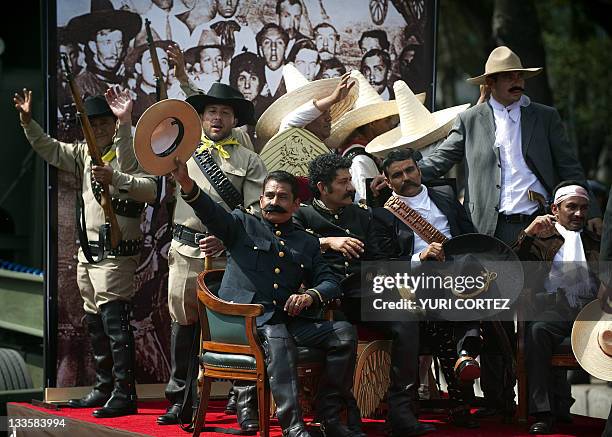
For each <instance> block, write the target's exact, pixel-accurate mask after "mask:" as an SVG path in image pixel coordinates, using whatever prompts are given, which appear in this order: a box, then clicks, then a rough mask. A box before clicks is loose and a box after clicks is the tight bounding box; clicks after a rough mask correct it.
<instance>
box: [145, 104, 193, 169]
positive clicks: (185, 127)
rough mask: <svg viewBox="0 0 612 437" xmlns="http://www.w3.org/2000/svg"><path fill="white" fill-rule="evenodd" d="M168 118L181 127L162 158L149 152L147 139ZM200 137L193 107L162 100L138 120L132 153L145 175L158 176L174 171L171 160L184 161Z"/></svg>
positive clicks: (150, 149) (148, 139)
mask: <svg viewBox="0 0 612 437" xmlns="http://www.w3.org/2000/svg"><path fill="white" fill-rule="evenodd" d="M168 118H174V119H175V121H178V122H179V123H180V124H181V125H182V132H183V136H182V138H180V142H179V143H178V144H177V145H176V147H174V148H173V149H172V150H171V151H168V154H167V155H166V156H160V154H157V153H155V151H153V148H152V146H151V137H152V135H153V132H154V131H155V129H156V128H157V127H158V126H159V124H160V123H161V122H163V121H164V120H166V119H168ZM179 126H180V125H179ZM179 129H180V128H179ZM201 136H202V122H201V121H200V116H199V115H198V113H197V112H196V110H195V109H194V108H193V106H191V105H190V104H189V103H187V102H185V101H183V100H177V99H166V100H162V101H160V102H157V103H155V104H153V105H151V106H150V107H149V108H148V109H147V110H146V111H145V112H144V113H143V114H142V116H141V117H140V119H139V120H138V123H137V124H136V132H135V133H134V153H135V154H136V159H138V162H139V163H140V166H141V167H142V168H144V169H145V170H146V171H147V173H150V174H152V175H155V176H162V175H165V174H168V173H170V172H171V171H172V170H174V169H175V168H176V165H175V164H174V158H175V157H178V158H179V159H180V160H181V161H183V162H187V160H188V159H189V157H190V156H191V155H192V153H193V152H194V150H195V149H196V147H197V146H198V143H199V142H200V138H201Z"/></svg>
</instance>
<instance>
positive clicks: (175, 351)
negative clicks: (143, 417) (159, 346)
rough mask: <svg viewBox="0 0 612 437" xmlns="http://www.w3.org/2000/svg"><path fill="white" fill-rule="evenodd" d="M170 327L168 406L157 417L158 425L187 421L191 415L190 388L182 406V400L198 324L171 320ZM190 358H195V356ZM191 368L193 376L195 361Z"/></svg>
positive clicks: (195, 370) (189, 420)
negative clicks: (164, 411) (182, 323)
mask: <svg viewBox="0 0 612 437" xmlns="http://www.w3.org/2000/svg"><path fill="white" fill-rule="evenodd" d="M171 329H172V330H171V335H170V360H171V371H170V381H168V385H167V386H166V399H168V401H169V402H170V406H169V407H168V409H167V410H166V413H165V414H162V415H161V416H159V417H158V418H157V424H158V425H176V424H178V423H179V418H180V422H181V423H189V422H191V418H192V416H193V411H192V405H193V400H192V391H191V389H189V396H188V397H187V402H186V404H185V407H184V408H183V400H184V397H185V384H186V381H187V379H188V375H187V372H188V370H189V355H190V354H191V345H192V343H193V337H194V335H196V334H197V332H198V325H197V324H193V325H181V324H179V323H178V322H172V328H171ZM196 353H197V352H196ZM192 358H193V359H194V360H195V357H192ZM192 369H193V375H194V377H195V375H196V373H195V372H197V365H196V364H195V362H194V364H192ZM193 380H195V379H192V381H193ZM181 408H182V412H181Z"/></svg>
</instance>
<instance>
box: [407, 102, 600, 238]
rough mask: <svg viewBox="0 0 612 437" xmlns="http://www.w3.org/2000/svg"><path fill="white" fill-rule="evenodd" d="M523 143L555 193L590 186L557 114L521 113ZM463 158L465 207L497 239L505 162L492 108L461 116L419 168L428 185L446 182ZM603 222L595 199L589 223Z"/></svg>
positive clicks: (533, 107)
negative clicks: (566, 184) (568, 186)
mask: <svg viewBox="0 0 612 437" xmlns="http://www.w3.org/2000/svg"><path fill="white" fill-rule="evenodd" d="M521 138H522V148H523V157H524V158H525V162H526V163H527V166H528V167H529V169H530V170H531V171H532V172H533V173H534V174H535V175H536V177H537V178H538V179H539V181H540V182H541V183H542V184H543V185H544V187H546V189H547V190H548V191H549V192H550V193H552V190H553V189H554V187H555V186H556V185H557V184H558V183H560V182H561V181H564V180H568V179H575V180H578V181H583V182H584V181H585V178H584V172H583V170H582V167H581V166H580V163H579V162H578V158H577V153H576V149H575V147H574V146H572V145H571V144H570V142H569V141H568V138H567V135H566V133H565V129H564V128H563V125H562V123H561V117H560V116H559V113H558V112H557V110H556V109H555V108H551V107H550V106H545V105H541V104H539V103H533V102H532V103H531V104H529V105H528V106H524V107H521ZM464 157H465V178H466V189H465V201H464V206H465V208H466V210H467V212H468V215H469V216H470V218H471V219H472V222H473V223H474V226H475V227H476V229H477V230H478V232H481V233H483V234H487V235H491V236H492V235H494V234H495V227H496V225H497V216H498V211H499V202H500V190H501V161H500V158H499V149H498V148H497V147H495V120H494V117H493V109H492V108H491V106H490V105H489V103H488V102H487V103H481V104H479V105H476V106H473V107H472V108H470V109H468V110H466V111H464V112H463V113H461V114H459V115H458V116H457V118H456V119H455V123H454V125H453V127H452V129H451V131H450V133H449V135H448V137H447V138H446V140H445V141H444V142H442V143H441V144H440V145H439V146H438V147H437V148H436V149H435V150H434V151H433V152H432V153H431V154H430V155H428V156H427V157H425V158H424V159H423V160H422V161H421V162H420V163H419V167H420V169H421V172H422V174H423V181H425V182H426V181H428V180H431V179H435V178H438V177H441V176H443V175H444V174H446V173H447V172H448V171H449V170H450V169H451V167H452V166H453V164H455V163H458V162H460V161H461V160H462V159H463V158H464ZM598 216H601V212H600V211H599V208H598V207H597V204H596V202H595V201H594V199H592V201H591V206H590V209H589V217H598Z"/></svg>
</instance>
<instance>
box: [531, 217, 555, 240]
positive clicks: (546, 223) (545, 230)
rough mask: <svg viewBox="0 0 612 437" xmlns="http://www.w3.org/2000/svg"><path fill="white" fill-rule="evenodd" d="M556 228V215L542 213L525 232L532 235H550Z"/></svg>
mask: <svg viewBox="0 0 612 437" xmlns="http://www.w3.org/2000/svg"><path fill="white" fill-rule="evenodd" d="M554 229H555V216H554V215H552V214H547V215H541V216H538V217H536V218H535V219H533V221H532V222H531V223H530V224H529V226H527V228H525V233H526V234H527V235H529V236H531V237H535V236H537V235H542V236H544V235H549V234H551V233H552V232H553V231H554Z"/></svg>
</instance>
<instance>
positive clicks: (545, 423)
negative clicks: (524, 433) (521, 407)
mask: <svg viewBox="0 0 612 437" xmlns="http://www.w3.org/2000/svg"><path fill="white" fill-rule="evenodd" d="M553 425H554V418H553V417H552V416H551V415H541V416H536V422H535V423H534V424H533V425H531V426H530V427H529V434H552V432H553Z"/></svg>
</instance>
